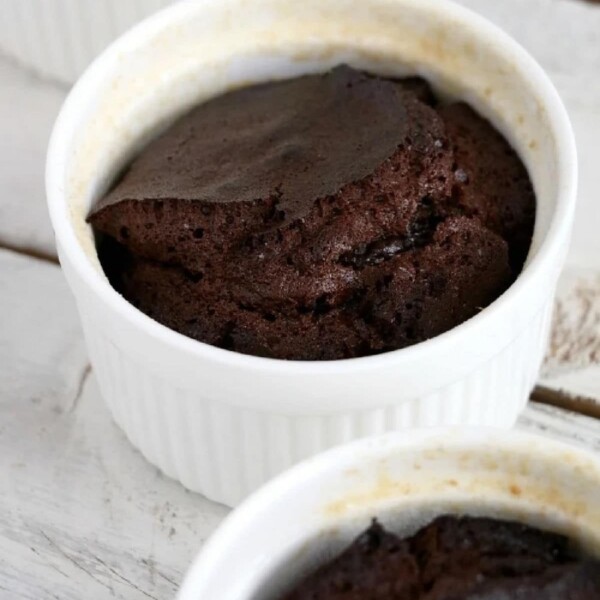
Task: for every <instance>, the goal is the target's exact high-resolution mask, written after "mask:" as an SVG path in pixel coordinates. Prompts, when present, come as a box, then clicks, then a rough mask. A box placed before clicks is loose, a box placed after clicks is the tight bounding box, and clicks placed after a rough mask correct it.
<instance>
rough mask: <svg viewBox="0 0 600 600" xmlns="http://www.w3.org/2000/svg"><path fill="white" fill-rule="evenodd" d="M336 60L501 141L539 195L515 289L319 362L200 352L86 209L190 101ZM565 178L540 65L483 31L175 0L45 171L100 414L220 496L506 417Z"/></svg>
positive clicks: (538, 343) (74, 100) (233, 1)
mask: <svg viewBox="0 0 600 600" xmlns="http://www.w3.org/2000/svg"><path fill="white" fill-rule="evenodd" d="M341 62H348V63H351V64H353V65H355V66H357V67H361V68H367V69H370V70H372V71H376V72H381V73H385V74H397V75H400V74H404V73H415V72H416V73H420V74H422V75H424V76H426V77H428V78H429V79H430V80H431V81H432V82H433V83H434V84H436V86H437V87H438V88H439V89H440V90H441V91H442V92H444V93H447V94H450V95H458V96H459V97H462V98H465V99H466V100H467V101H468V102H470V103H471V104H472V105H474V106H475V107H476V108H477V109H478V110H480V111H481V112H482V113H483V114H484V115H486V116H487V117H489V118H490V119H491V120H492V121H493V122H494V123H495V124H496V126H497V127H498V128H499V129H500V130H501V131H503V133H504V134H505V135H506V136H507V137H508V139H510V141H511V142H512V143H513V145H514V146H515V148H516V149H517V150H518V151H519V153H520V154H521V156H522V157H523V159H524V161H525V163H526V164H527V167H528V169H529V171H530V173H531V177H532V180H533V182H534V185H535V189H536V194H537V199H538V208H537V219H536V229H535V235H534V239H533V244H532V248H531V252H530V255H529V258H528V260H527V264H526V266H525V268H524V271H523V273H522V274H521V275H520V276H519V278H518V279H517V281H516V282H515V284H514V285H513V286H511V288H510V289H509V290H508V291H507V292H506V293H505V294H503V295H502V296H501V297H500V298H498V299H497V300H496V301H495V302H494V303H493V304H492V305H491V306H489V307H488V308H486V309H485V310H483V311H482V312H481V313H480V314H478V315H477V316H476V317H474V318H472V319H470V320H469V321H467V322H466V323H463V324H462V325H460V326H458V327H456V328H454V329H453V330H451V331H449V332H447V333H445V334H443V335H440V336H438V337H436V338H434V339H432V340H429V341H426V342H423V343H421V344H418V345H415V346H414V347H411V348H407V349H403V350H398V351H395V352H389V353H387V354H383V355H379V356H372V357H366V358H359V359H351V360H340V361H333V362H293V361H290V362H286V361H280V360H271V359H264V358H257V357H252V356H245V355H241V354H237V353H233V352H229V351H226V350H221V349H219V348H214V347H211V346H208V345H206V344H202V343H200V342H197V341H194V340H192V339H189V338H186V337H184V336H182V335H180V334H178V333H176V332H174V331H171V330H169V329H167V328H165V327H163V326H162V325H160V324H159V323H157V322H155V321H153V320H152V319H150V318H149V317H147V316H146V315H144V314H142V313H141V312H139V311H138V310H136V309H135V308H134V307H133V306H131V305H130V304H129V303H127V302H126V301H125V300H124V299H123V298H122V297H121V296H120V295H119V294H117V293H116V292H115V291H114V290H113V289H112V288H111V286H110V285H109V283H108V281H107V279H106V277H105V276H104V274H103V272H102V269H101V267H100V265H99V263H98V259H97V255H96V251H95V247H94V242H93V235H92V232H91V231H90V228H89V227H88V226H87V225H86V223H85V216H86V214H87V212H88V211H89V208H90V206H91V205H92V204H93V202H94V201H95V199H96V198H98V196H99V195H101V194H102V193H103V191H104V190H105V189H106V187H107V186H108V185H109V183H110V181H111V179H112V178H113V177H114V175H115V173H117V172H118V171H119V169H120V168H122V167H123V166H124V164H126V162H127V161H128V160H129V158H130V157H131V156H132V155H133V154H134V153H135V152H136V150H137V149H138V148H139V147H140V146H141V145H142V144H144V143H145V142H146V141H147V140H148V139H149V137H151V136H152V135H154V134H155V133H156V131H157V130H158V129H160V128H161V127H164V126H165V125H166V124H167V123H168V122H169V121H171V120H173V119H174V118H175V117H176V116H177V115H179V114H181V113H182V112H184V111H186V110H187V109H188V108H189V107H191V106H192V105H194V104H195V103H197V102H199V101H201V100H202V99H205V98H208V97H211V96H214V95H216V94H218V93H220V92H222V91H224V90H227V89H230V88H232V87H235V86H240V85H244V84H248V83H251V82H254V81H263V80H268V79H272V78H281V77H289V76H293V75H296V74H300V73H306V72H314V71H319V70H324V69H327V68H329V67H331V66H333V65H335V64H338V63H341ZM575 188H576V153H575V146H574V141H573V135H572V132H571V128H570V125H569V121H568V118H567V116H566V114H565V110H564V108H563V106H562V104H561V102H560V99H559V98H558V96H557V93H556V91H555V90H554V88H553V87H552V85H551V83H550V82H549V80H548V78H547V77H546V75H545V74H544V73H543V71H542V70H541V69H540V67H539V66H538V65H537V64H536V63H535V62H534V61H533V59H532V58H530V57H529V56H528V55H527V54H526V53H525V52H524V50H522V48H520V47H519V46H518V45H517V44H516V43H515V42H514V41H513V40H511V39H510V38H509V37H508V36H506V35H505V34H504V33H503V32H501V31H500V30H498V29H497V28H496V27H494V26H493V25H491V24H490V23H488V22H487V21H485V20H484V19H482V18H481V17H478V16H477V15H475V14H473V13H471V12H469V11H467V10H465V9H463V8H460V7H459V6H457V5H455V4H454V3H452V2H449V1H445V2H439V0H368V1H366V0H360V1H359V0H330V1H328V2H321V0H305V1H304V2H301V3H290V2H287V0H253V2H252V3H248V2H246V1H245V0H204V1H203V2H189V3H181V4H176V5H174V6H172V7H169V8H168V9H165V10H164V11H162V12H161V13H158V14H157V15H155V16H153V17H151V18H150V19H148V20H147V21H145V22H143V23H142V24H140V25H138V26H137V27H135V28H134V29H133V30H132V31H130V32H129V33H128V34H127V35H125V36H124V37H122V38H121V39H120V40H118V41H117V42H116V43H115V44H113V45H112V46H111V47H110V48H109V49H108V50H107V51H106V52H105V53H104V54H102V55H101V56H100V57H99V58H98V59H97V60H96V61H95V63H94V64H93V65H92V66H91V67H90V68H89V69H88V71H87V72H86V73H85V74H84V76H83V77H82V78H81V80H80V81H79V82H78V84H77V85H76V86H75V88H74V89H73V91H72V93H71V95H70V96H69V98H68V99H67V101H66V103H65V105H64V107H63V110H62V112H61V114H60V116H59V118H58V121H57V124H56V127H55V130H54V133H53V136H52V140H51V144H50V149H49V155H48V164H47V189H48V202H49V207H50V213H51V218H52V222H53V226H54V229H55V232H56V239H57V246H58V251H59V256H60V260H61V264H62V266H63V269H64V272H65V274H66V277H67V279H68V281H69V284H70V286H71V288H72V290H73V292H74V294H75V297H76V299H77V305H78V308H79V312H80V315H81V320H82V322H83V327H84V331H85V335H86V340H87V344H88V348H89V351H90V356H91V360H92V364H93V367H94V372H95V374H96V376H97V378H98V381H99V384H100V387H101V391H102V394H103V396H104V398H105V399H106V401H107V403H108V406H109V407H110V410H111V411H112V414H113V416H114V418H115V421H116V422H117V423H118V424H119V425H120V426H121V427H122V428H123V429H124V430H125V432H126V434H127V436H128V437H129V439H130V440H131V441H132V443H133V444H134V445H135V446H137V447H138V448H139V449H140V450H141V452H142V453H143V454H144V456H146V457H147V458H148V460H149V461H150V462H152V463H154V464H155V465H157V466H158V467H159V468H160V469H161V470H162V471H163V472H165V473H166V474H167V475H170V476H172V477H174V478H176V479H178V480H179V481H181V482H182V483H183V484H184V485H185V486H187V487H188V488H190V489H192V490H195V491H199V492H202V493H203V494H205V495H206V496H208V497H209V498H211V499H214V500H218V501H220V502H224V503H226V504H229V505H233V504H236V503H237V502H239V501H240V500H241V499H242V498H243V497H244V496H246V495H247V494H248V493H249V492H250V491H251V490H253V489H255V488H256V487H258V486H259V485H260V484H261V483H263V482H264V481H265V480H267V479H269V478H270V477H272V476H273V475H275V474H277V473H279V472H280V471H282V470H284V469H285V468H287V467H289V466H290V465H292V464H293V463H295V462H297V461H299V460H301V459H303V458H306V457H307V456H310V455H312V454H315V453H317V452H319V451H321V450H324V449H326V448H329V447H331V446H334V445H336V444H340V443H343V442H347V441H349V440H352V439H355V438H359V437H364V436H367V435H375V434H380V433H383V432H386V431H391V430H398V429H402V428H408V427H422V426H436V425H453V424H464V425H469V424H470V425H481V426H483V425H491V426H498V427H510V426H511V425H513V424H514V422H515V420H516V418H517V415H518V414H519V412H520V410H521V409H522V408H523V406H524V405H525V403H526V401H527V398H528V394H529V392H530V390H531V388H532V386H533V384H534V381H535V379H536V376H537V373H538V369H539V365H540V363H541V360H542V355H543V352H544V348H545V345H546V340H547V334H548V327H549V318H550V313H551V306H552V299H553V295H554V290H555V285H556V280H557V277H558V274H559V271H560V268H561V266H562V263H563V258H564V255H565V252H566V249H567V245H568V241H569V234H570V229H571V223H572V218H573V209H574V200H575Z"/></svg>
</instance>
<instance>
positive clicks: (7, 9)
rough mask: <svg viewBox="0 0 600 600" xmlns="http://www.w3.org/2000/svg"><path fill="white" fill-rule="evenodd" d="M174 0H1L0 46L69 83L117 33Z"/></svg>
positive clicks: (23, 62)
mask: <svg viewBox="0 0 600 600" xmlns="http://www.w3.org/2000/svg"><path fill="white" fill-rule="evenodd" d="M173 1H174V0H125V2H124V1H123V0H101V2H98V0H43V2H40V0H4V1H3V3H2V19H0V51H1V52H2V53H3V54H6V55H7V56H10V57H11V58H13V59H15V60H16V61H17V62H19V64H21V65H22V66H24V67H27V68H29V69H32V70H34V71H35V72H36V73H38V74H39V75H41V76H43V77H47V78H49V79H54V80H57V81H60V82H61V83H66V84H69V85H70V84H72V83H74V82H75V81H76V80H77V78H78V77H79V76H80V75H81V73H83V71H84V69H85V68H86V67H87V66H88V65H89V64H90V62H91V61H92V60H93V59H94V58H95V57H96V56H98V54H100V52H102V50H104V48H106V46H108V45H109V44H110V43H111V42H112V41H113V40H114V39H116V38H117V37H118V36H119V35H120V34H122V33H123V32H124V31H126V30H127V29H129V27H131V26H132V25H134V24H135V23H137V22H138V21H141V20H142V19H143V18H144V17H147V16H148V15H150V14H152V13H153V12H156V11H157V10H159V9H160V8H162V7H163V6H167V4H170V3H171V2H173Z"/></svg>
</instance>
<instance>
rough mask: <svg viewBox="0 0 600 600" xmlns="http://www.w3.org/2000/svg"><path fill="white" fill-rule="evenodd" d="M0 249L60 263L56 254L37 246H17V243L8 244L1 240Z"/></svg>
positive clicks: (54, 263)
mask: <svg viewBox="0 0 600 600" xmlns="http://www.w3.org/2000/svg"><path fill="white" fill-rule="evenodd" d="M0 250H8V251H10V252H14V253H15V254H20V255H21V256H28V257H29V258H35V259H36V260H43V261H44V262H47V263H51V264H53V265H59V264H60V263H59V262H58V258H57V257H56V256H55V255H54V254H48V253H47V252H43V251H41V250H36V249H35V248H29V247H27V246H17V245H15V244H7V243H6V242H2V241H0Z"/></svg>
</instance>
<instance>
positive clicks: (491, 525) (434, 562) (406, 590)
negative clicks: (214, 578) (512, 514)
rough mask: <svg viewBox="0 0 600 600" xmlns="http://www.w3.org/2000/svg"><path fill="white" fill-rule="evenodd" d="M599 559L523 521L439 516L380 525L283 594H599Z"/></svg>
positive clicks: (332, 599) (380, 598)
mask: <svg viewBox="0 0 600 600" xmlns="http://www.w3.org/2000/svg"><path fill="white" fill-rule="evenodd" d="M598 598H600V562H598V561H593V560H583V559H577V558H575V557H574V556H573V555H572V554H571V552H570V549H569V544H568V540H567V538H565V537H563V536H561V535H557V534H555V533H548V532H545V531H541V530H538V529H533V528H531V527H527V526H525V525H521V524H519V523H513V522H507V521H499V520H495V519H486V518H471V517H462V518H458V517H450V516H445V517H440V518H438V519H437V520H435V521H434V522H433V523H431V524H430V525H428V526H427V527H425V528H423V529H421V530H420V531H419V532H417V533H416V534H415V535H414V536H412V537H410V538H407V539H401V538H399V537H397V536H396V535H393V534H391V533H389V532H387V531H385V530H384V529H383V527H381V525H379V524H378V523H376V522H375V523H373V525H372V526H371V527H370V528H369V529H368V530H367V531H365V532H364V533H363V534H362V535H361V536H360V537H358V538H357V539H356V541H355V542H354V543H353V544H352V545H351V546H350V547H349V548H347V549H346V550H345V551H344V552H343V553H342V554H341V555H340V556H338V557H337V558H336V559H335V560H333V561H331V562H330V563H328V564H326V565H324V566H322V567H321V568H320V569H318V570H317V571H316V572H315V573H313V574H312V575H310V576H309V577H307V578H306V579H305V580H304V581H302V582H301V583H300V584H299V585H298V586H297V587H296V588H295V589H294V590H293V591H292V592H290V593H288V594H286V595H285V596H284V598H282V600H421V599H423V600H517V599H518V600H541V599H543V600H592V599H594V600H596V599H598Z"/></svg>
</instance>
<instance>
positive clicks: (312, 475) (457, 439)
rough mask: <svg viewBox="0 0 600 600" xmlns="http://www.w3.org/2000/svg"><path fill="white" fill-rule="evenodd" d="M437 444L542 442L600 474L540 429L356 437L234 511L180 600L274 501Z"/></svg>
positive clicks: (586, 456) (583, 455)
mask: <svg viewBox="0 0 600 600" xmlns="http://www.w3.org/2000/svg"><path fill="white" fill-rule="evenodd" d="M433 443H435V444H437V445H439V446H442V447H444V448H446V447H453V448H456V449H459V448H462V447H464V448H466V449H467V450H472V449H473V447H474V446H477V445H481V447H484V446H485V447H492V448H497V449H498V450H501V449H505V448H510V450H511V451H514V452H515V453H516V452H517V450H518V449H521V450H522V451H525V450H527V452H528V453H530V452H531V448H532V444H538V446H537V447H536V450H535V452H534V456H535V455H536V453H537V455H538V456H539V458H540V459H541V458H542V457H543V456H544V457H548V456H549V455H550V454H552V455H554V454H556V455H558V454H559V453H561V452H563V453H564V452H569V453H570V454H571V455H572V456H573V455H575V456H576V457H578V458H580V459H581V460H582V461H583V460H586V461H590V460H591V461H593V462H594V463H595V464H596V465H597V466H598V469H599V472H600V457H598V456H597V455H595V454H594V453H593V452H590V451H589V450H587V449H585V448H582V447H579V446H577V445H575V444H571V443H568V442H565V441H562V440H557V439H552V438H547V437H544V436H542V435H541V434H539V433H532V432H527V431H520V430H507V431H503V430H498V429H495V428H492V427H483V428H475V427H469V426H456V427H428V428H416V429H411V430H407V431H402V432H392V433H386V434H382V435H377V436H373V437H368V438H363V439H359V440H354V441H351V442H349V443H346V444H343V445H341V446H336V447H334V448H332V449H329V450H326V451H324V452H321V453H319V454H317V455H316V456H313V457H311V458H308V459H305V460H303V461H302V462H300V463H297V464H296V465H294V466H293V467H291V468H289V469H287V470H286V471H285V472H283V473H282V474H280V475H278V476H276V477H275V478H274V479H272V480H270V481H268V482H267V483H266V484H264V485H263V486H261V487H260V488H258V489H257V490H256V491H254V492H253V493H252V494H250V496H248V497H247V498H246V499H245V500H244V501H243V502H242V503H241V504H240V505H239V506H238V507H236V508H235V509H234V510H232V511H231V513H229V514H228V515H227V516H226V517H225V519H224V520H223V521H222V522H221V524H220V525H219V527H218V529H217V530H216V531H215V533H214V534H213V535H212V536H211V537H210V538H209V540H208V541H207V542H206V544H204V546H203V547H202V548H201V549H200V551H199V552H198V554H197V555H196V557H195V558H194V560H193V562H192V564H191V565H190V567H189V568H188V570H187V572H186V574H185V577H184V579H183V582H182V584H181V587H180V590H179V592H178V595H177V600H192V599H193V598H196V596H194V595H193V592H194V590H195V589H197V586H198V581H199V580H200V579H201V578H203V577H204V576H205V575H206V571H207V569H208V568H209V567H210V564H207V563H210V561H211V560H212V559H213V558H214V557H215V556H217V558H218V556H219V554H220V553H221V552H222V551H223V550H227V547H228V545H229V543H230V541H231V539H238V540H239V539H240V538H239V534H240V532H243V529H244V524H245V523H247V522H251V521H253V520H254V519H255V518H258V516H259V515H260V514H261V513H263V512H264V510H265V509H266V508H267V507H268V506H269V505H270V504H271V503H272V502H273V500H275V499H277V498H279V497H281V496H282V495H283V494H285V493H287V492H289V491H290V490H293V489H294V488H296V487H302V488H303V489H306V485H310V481H311V480H316V479H318V475H319V474H322V473H324V472H328V471H330V470H332V469H333V470H335V469H336V466H335V465H336V464H338V465H341V466H340V467H338V469H339V468H342V466H344V465H348V464H352V465H353V468H360V464H361V462H362V461H365V462H366V461H368V460H369V459H370V458H372V457H376V456H379V455H387V456H389V455H391V454H393V453H394V452H402V451H403V450H408V449H414V448H419V447H421V446H422V447H424V448H427V447H428V446H427V445H428V444H433ZM542 447H543V450H542V449H541V448H542ZM382 460H385V458H383V459H382ZM599 481H600V477H599Z"/></svg>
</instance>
